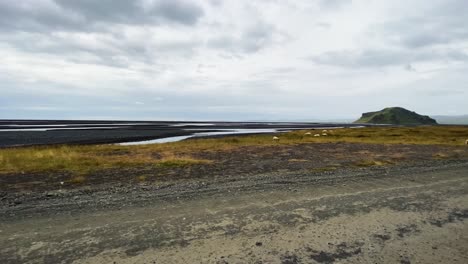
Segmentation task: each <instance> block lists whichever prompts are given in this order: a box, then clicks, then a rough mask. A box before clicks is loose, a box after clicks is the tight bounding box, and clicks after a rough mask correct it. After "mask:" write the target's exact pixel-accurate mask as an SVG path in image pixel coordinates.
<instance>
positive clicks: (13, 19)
mask: <svg viewBox="0 0 468 264" xmlns="http://www.w3.org/2000/svg"><path fill="white" fill-rule="evenodd" d="M0 58H1V63H0V118H52V119H139V120H162V119H164V120H167V119H177V120H215V119H216V120H319V119H322V120H325V119H338V118H351V119H353V118H358V117H359V116H360V114H361V113H362V112H366V111H372V110H379V109H382V108H384V107H387V106H402V107H406V108H409V109H410V110H414V111H417V112H419V113H422V114H429V115H434V114H442V115H458V114H468V1H466V0H392V1H389V0H315V1H314V0H303V1H299V0H289V1H286V0H263V1H260V0H258V1H257V0H246V1H240V0H236V1H234V0H232V1H231V0H229V1H228V0H226V1H222V0H211V1H210V0H205V1H201V0H200V1H195V0H140V1H138V0H135V1H129V0H99V1H96V0H16V1H11V0H0Z"/></svg>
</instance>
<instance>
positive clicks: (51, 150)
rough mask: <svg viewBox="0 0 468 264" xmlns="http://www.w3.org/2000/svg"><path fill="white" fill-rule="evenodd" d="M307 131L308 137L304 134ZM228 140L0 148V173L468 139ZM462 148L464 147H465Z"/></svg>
mask: <svg viewBox="0 0 468 264" xmlns="http://www.w3.org/2000/svg"><path fill="white" fill-rule="evenodd" d="M306 132H311V134H312V135H305V133H306ZM314 134H322V129H320V130H315V131H314V130H308V131H294V132H289V133H279V134H277V135H276V136H278V137H279V139H280V140H279V141H273V140H272V137H273V135H271V134H264V135H249V136H232V137H224V138H208V139H194V140H187V141H180V142H174V143H166V144H151V145H140V146H119V145H85V146H76V145H74V146H41V147H23V148H9V149H0V174H18V173H34V172H57V171H65V172H70V173H73V174H78V175H81V174H87V173H90V172H93V171H96V170H101V169H109V168H117V169H118V168H128V167H133V166H152V167H155V168H164V167H178V166H190V165H193V164H207V163H210V162H212V161H210V160H206V159H199V158H196V154H197V153H200V152H206V151H230V150H233V149H237V148H240V147H245V146H262V147H268V146H274V145H278V144H280V145H283V144H313V143H326V142H356V143H369V144H426V145H432V144H437V145H452V146H462V145H464V143H465V140H466V139H468V126H421V127H368V128H346V129H336V130H328V131H327V132H326V134H327V135H326V136H322V135H321V136H320V137H314V136H313V135H314ZM467 147H468V146H467Z"/></svg>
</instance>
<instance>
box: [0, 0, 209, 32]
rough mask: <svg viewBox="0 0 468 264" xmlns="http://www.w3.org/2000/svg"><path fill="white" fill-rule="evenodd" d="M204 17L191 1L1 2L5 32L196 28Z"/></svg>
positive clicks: (0, 23) (0, 26)
mask: <svg viewBox="0 0 468 264" xmlns="http://www.w3.org/2000/svg"><path fill="white" fill-rule="evenodd" d="M203 14H204V12H203V9H202V8H201V7H200V6H199V5H197V4H195V3H194V2H193V1H188V0H157V1H152V2H150V3H149V4H144V2H142V1H127V0H99V1H94V0H80V1H74V0H55V1H53V0H42V1H33V0H19V1H14V2H13V1H0V29H1V30H3V31H11V30H21V31H31V32H32V31H54V30H65V31H90V30H96V29H102V28H106V26H108V25H109V24H113V23H120V24H131V25H135V24H136V25H138V24H160V23H175V24H184V25H192V24H195V23H196V22H197V21H198V20H199V18H200V17H202V16H203Z"/></svg>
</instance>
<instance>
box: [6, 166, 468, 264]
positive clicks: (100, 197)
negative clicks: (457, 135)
mask: <svg viewBox="0 0 468 264" xmlns="http://www.w3.org/2000/svg"><path fill="white" fill-rule="evenodd" d="M431 164H432V165H430V164H428V163H425V164H420V165H416V164H413V165H412V166H406V167H405V166H393V167H389V168H366V169H356V170H348V171H340V170H337V171H333V172H324V173H322V174H313V175H312V174H310V173H304V172H301V171H292V172H281V171H275V172H270V173H265V174H258V175H256V176H255V177H253V176H249V177H240V178H238V179H236V180H233V179H232V178H227V179H225V180H223V179H216V180H213V181H212V182H211V183H210V184H208V183H206V182H203V181H202V180H197V181H184V182H180V183H172V184H168V185H165V186H146V185H140V186H134V187H131V188H130V187H126V186H121V187H119V186H114V187H109V188H107V189H101V190H100V191H94V192H87V191H86V190H66V191H57V192H48V193H38V194H37V195H31V194H30V195H26V196H21V195H20V194H17V193H13V194H8V193H4V194H2V196H1V197H0V201H1V203H0V213H1V218H0V260H1V263H283V264H286V263H468V253H467V252H468V222H467V221H466V218H467V217H468V163H467V162H466V161H457V162H450V161H433V162H432V163H431Z"/></svg>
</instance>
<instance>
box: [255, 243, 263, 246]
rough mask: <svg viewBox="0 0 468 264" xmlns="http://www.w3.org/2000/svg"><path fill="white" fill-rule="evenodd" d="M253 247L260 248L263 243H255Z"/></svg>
mask: <svg viewBox="0 0 468 264" xmlns="http://www.w3.org/2000/svg"><path fill="white" fill-rule="evenodd" d="M255 245H256V246H257V247H261V246H262V245H263V243H262V242H257V243H255Z"/></svg>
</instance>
